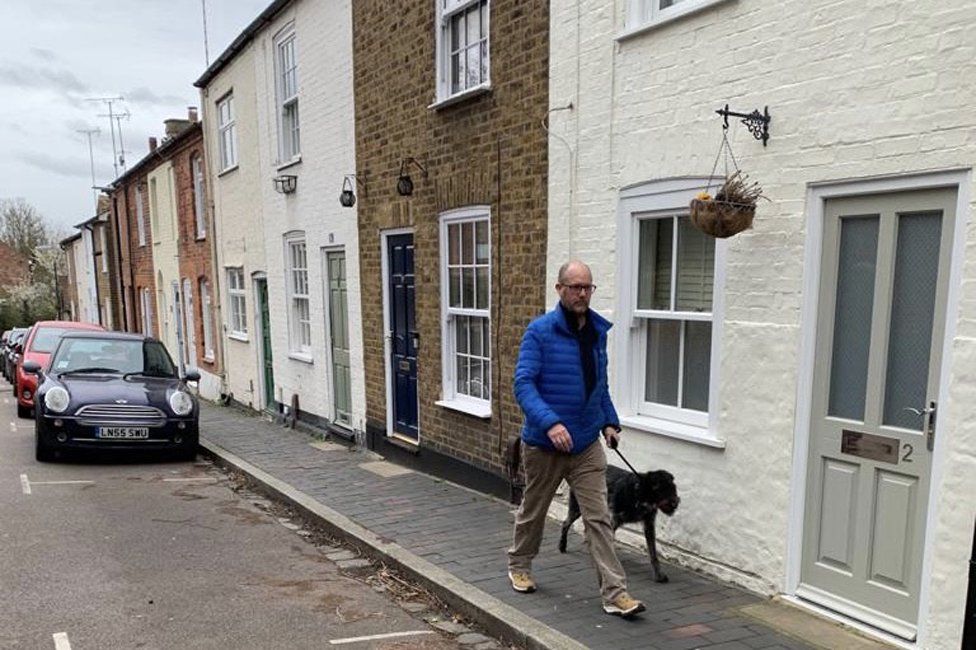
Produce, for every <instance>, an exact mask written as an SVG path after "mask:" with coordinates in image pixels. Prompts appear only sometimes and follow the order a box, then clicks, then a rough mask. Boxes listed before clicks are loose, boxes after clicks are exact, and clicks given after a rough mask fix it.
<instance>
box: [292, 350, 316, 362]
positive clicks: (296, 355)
mask: <svg viewBox="0 0 976 650" xmlns="http://www.w3.org/2000/svg"><path fill="white" fill-rule="evenodd" d="M288 358H289V359H292V360H294V361H301V362H302V363H307V364H309V365H311V364H313V363H315V361H314V360H313V359H312V355H310V354H306V353H304V352H289V353H288Z"/></svg>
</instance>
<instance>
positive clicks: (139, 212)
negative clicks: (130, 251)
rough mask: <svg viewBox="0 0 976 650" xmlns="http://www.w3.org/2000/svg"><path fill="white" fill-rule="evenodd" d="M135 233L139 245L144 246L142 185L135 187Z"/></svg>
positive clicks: (144, 223) (144, 222)
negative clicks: (136, 233)
mask: <svg viewBox="0 0 976 650" xmlns="http://www.w3.org/2000/svg"><path fill="white" fill-rule="evenodd" d="M136 231H137V232H138V234H139V245H140V246H145V245H146V215H145V211H144V210H143V207H142V185H136Z"/></svg>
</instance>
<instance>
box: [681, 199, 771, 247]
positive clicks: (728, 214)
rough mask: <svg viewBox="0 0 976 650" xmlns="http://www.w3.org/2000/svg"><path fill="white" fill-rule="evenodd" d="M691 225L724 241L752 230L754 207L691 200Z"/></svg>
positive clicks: (706, 200)
mask: <svg viewBox="0 0 976 650" xmlns="http://www.w3.org/2000/svg"><path fill="white" fill-rule="evenodd" d="M690 207H691V223H692V225H693V226H695V228H697V229H698V230H700V231H702V232H703V233H705V234H706V235H711V236H712V237H718V238H719V239H725V238H726V237H731V236H732V235H738V234H739V233H740V232H742V231H743V230H748V229H749V228H752V218H753V217H755V216H756V205H755V204H752V205H749V204H745V203H731V202H729V201H719V200H717V199H698V198H695V199H692V200H691V206H690Z"/></svg>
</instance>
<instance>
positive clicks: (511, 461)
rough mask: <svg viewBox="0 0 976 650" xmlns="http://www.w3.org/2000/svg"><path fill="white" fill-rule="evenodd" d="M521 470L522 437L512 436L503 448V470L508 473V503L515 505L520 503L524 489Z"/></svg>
mask: <svg viewBox="0 0 976 650" xmlns="http://www.w3.org/2000/svg"><path fill="white" fill-rule="evenodd" d="M521 468H522V437H521V436H513V437H511V438H509V440H508V444H507V445H506V446H505V469H506V470H507V471H508V486H509V501H511V502H512V503H514V504H515V505H518V504H520V503H522V492H523V490H524V489H525V481H524V480H523V479H522V472H521Z"/></svg>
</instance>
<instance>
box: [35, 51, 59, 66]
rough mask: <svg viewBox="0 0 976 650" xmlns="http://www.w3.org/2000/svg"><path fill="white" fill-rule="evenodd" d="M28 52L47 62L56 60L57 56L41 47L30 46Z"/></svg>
mask: <svg viewBox="0 0 976 650" xmlns="http://www.w3.org/2000/svg"><path fill="white" fill-rule="evenodd" d="M30 53H31V54H33V55H34V56H36V57H37V58H39V59H41V60H43V61H46V62H48V63H51V62H53V61H56V60H57V58H58V55H57V54H55V53H54V52H52V51H51V50H48V49H45V48H43V47H32V48H30Z"/></svg>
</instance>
